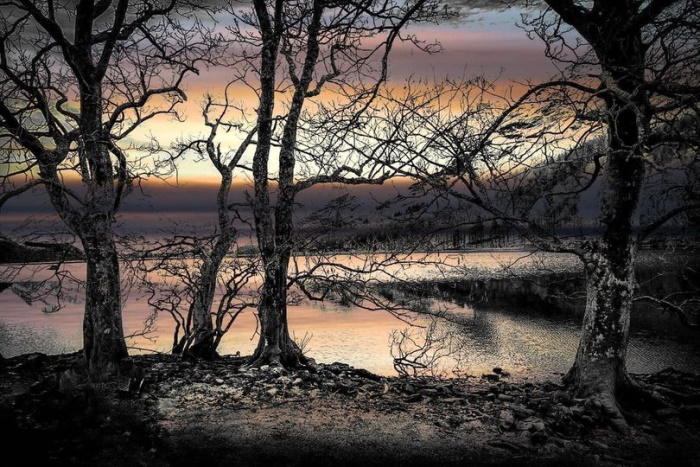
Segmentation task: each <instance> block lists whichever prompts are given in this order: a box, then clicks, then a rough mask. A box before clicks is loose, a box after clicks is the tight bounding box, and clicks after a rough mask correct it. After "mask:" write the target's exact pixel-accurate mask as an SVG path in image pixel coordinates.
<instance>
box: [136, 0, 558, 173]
mask: <svg viewBox="0 0 700 467" xmlns="http://www.w3.org/2000/svg"><path fill="white" fill-rule="evenodd" d="M520 15H521V11H520V10H517V9H509V10H486V9H476V10H470V12H466V13H465V16H464V18H463V20H461V21H452V22H443V23H442V24H431V25H425V26H412V27H411V29H410V30H409V31H408V32H410V33H412V34H416V35H417V36H418V37H419V38H420V39H422V40H424V41H425V42H427V43H432V42H434V41H438V42H439V43H440V44H441V46H442V52H440V53H438V54H434V55H430V54H427V53H424V52H421V51H419V50H417V49H416V48H415V47H413V46H411V45H408V44H406V43H397V44H396V46H395V47H394V48H393V50H392V55H391V57H390V64H389V70H390V77H389V80H390V84H400V83H402V82H404V81H405V80H406V79H407V78H409V77H411V78H414V79H419V78H427V79H433V78H435V79H440V78H442V77H445V76H449V77H452V78H455V77H461V76H466V77H471V76H476V75H481V74H483V75H485V76H486V77H487V78H489V79H492V80H496V79H497V80H498V82H499V83H500V86H502V87H503V88H505V87H507V86H513V85H514V86H515V87H516V89H517V88H519V86H518V83H523V82H525V81H527V80H532V81H542V80H544V79H546V78H548V77H550V76H552V75H553V74H554V73H555V72H556V69H555V68H554V66H553V65H552V63H551V62H550V61H549V60H548V59H547V58H546V57H545V56H544V54H543V51H544V45H543V44H542V42H540V41H539V40H530V39H528V37H527V36H526V34H525V32H524V31H523V30H522V29H520V28H518V27H517V26H516V24H517V23H519V22H520V20H521V16H520ZM230 77H231V72H230V70H227V69H225V68H218V69H212V70H205V71H203V72H202V73H201V74H200V75H199V76H190V78H189V79H188V81H187V84H186V88H187V91H188V101H187V102H186V103H184V104H183V106H182V107H181V112H183V114H184V115H185V116H186V118H187V121H186V122H184V123H179V122H174V121H172V120H171V119H166V118H163V119H160V120H158V121H154V122H150V123H149V124H148V125H145V126H144V127H143V128H142V131H141V135H148V134H153V135H157V137H158V139H159V140H160V141H161V142H164V141H171V140H174V139H176V138H186V137H188V136H191V135H193V134H198V133H199V134H201V133H202V132H203V131H204V130H205V128H204V126H203V118H202V116H201V105H202V101H203V96H204V95H205V93H211V94H212V95H214V96H220V95H221V94H222V93H223V89H224V87H225V85H226V83H227V81H228V80H229V79H230ZM232 96H233V98H234V99H240V100H243V101H244V102H245V103H246V104H248V105H250V107H251V109H252V108H254V105H255V103H256V101H255V100H253V99H251V98H252V97H253V96H252V93H250V92H249V91H248V92H246V90H243V89H241V88H240V87H239V88H234V91H233V92H232ZM221 141H222V142H226V143H229V144H231V145H235V144H236V143H237V142H238V139H237V138H236V137H233V139H227V137H226V136H222V137H221ZM179 176H180V177H181V178H182V179H183V180H188V181H195V180H196V181H197V182H204V183H216V182H217V180H218V174H217V172H216V171H215V169H214V168H213V167H211V166H210V164H205V163H199V164H198V163H195V162H194V161H193V158H191V157H190V158H187V159H185V160H183V161H181V163H180V164H179ZM193 179H194V180H193Z"/></svg>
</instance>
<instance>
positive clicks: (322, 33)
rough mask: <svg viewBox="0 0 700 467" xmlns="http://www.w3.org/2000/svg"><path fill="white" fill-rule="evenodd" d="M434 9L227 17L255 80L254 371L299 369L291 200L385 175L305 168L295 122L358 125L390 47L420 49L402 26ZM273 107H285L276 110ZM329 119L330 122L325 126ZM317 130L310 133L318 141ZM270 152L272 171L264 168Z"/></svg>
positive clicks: (319, 4)
mask: <svg viewBox="0 0 700 467" xmlns="http://www.w3.org/2000/svg"><path fill="white" fill-rule="evenodd" d="M436 8H437V6H436V4H435V3H434V2H432V1H428V0H418V1H411V2H400V1H393V0H391V1H382V2H376V1H371V0H362V1H359V2H336V1H328V0H314V1H308V0H305V1H301V0H300V1H291V2H283V1H281V0H275V1H265V0H254V1H253V11H252V12H250V11H248V10H240V9H234V10H233V14H234V15H235V16H236V22H235V26H233V27H231V32H232V33H233V35H234V37H235V40H236V41H237V43H238V44H239V45H240V52H238V53H237V54H235V58H236V61H235V63H236V64H237V66H238V68H239V69H242V68H245V69H250V70H252V72H253V74H254V75H255V76H256V78H257V80H258V83H257V85H252V86H251V87H254V90H255V92H256V94H257V97H258V100H259V104H258V109H257V136H256V147H255V153H254V155H253V163H252V171H253V180H254V185H255V187H254V196H253V197H252V198H253V199H252V202H253V212H254V219H255V229H256V235H257V241H258V246H259V249H260V252H261V257H262V262H263V269H264V273H263V275H264V279H263V286H262V290H261V298H260V305H259V308H258V313H259V318H260V324H261V328H260V333H261V335H260V341H259V344H258V347H257V349H256V351H255V353H254V355H253V357H252V363H253V364H255V365H262V364H266V363H271V364H282V365H287V366H295V365H298V364H300V363H303V362H304V360H305V358H304V356H303V355H302V354H301V352H300V349H299V347H298V346H297V345H296V344H295V343H294V342H293V340H292V339H291V337H290V335H289V330H288V326H287V289H288V277H289V274H288V271H289V262H290V258H291V257H292V252H293V251H294V237H293V234H294V225H293V214H294V206H295V199H296V196H297V195H298V193H299V192H300V191H302V190H304V189H307V188H309V187H311V186H313V185H316V184H319V183H352V184H362V183H373V184H379V183H382V182H383V181H385V180H386V179H388V177H389V176H390V174H389V173H388V172H386V171H383V170H381V169H377V168H376V164H375V165H374V166H373V167H374V168H372V167H366V166H363V165H357V164H343V163H342V159H341V158H340V157H338V156H337V153H336V157H333V153H331V152H326V153H325V155H324V156H323V157H321V156H320V154H323V153H322V152H321V151H320V150H318V149H319V148H316V150H315V151H313V152H312V154H315V155H316V157H313V156H312V157H311V159H313V160H305V159H304V158H303V156H302V152H301V151H300V147H302V146H301V145H300V140H302V139H303V137H304V134H303V132H301V131H300V128H302V126H303V124H302V122H303V121H306V122H312V121H313V118H311V116H310V115H312V114H316V115H322V116H323V117H324V121H325V122H333V121H335V122H336V123H337V122H339V121H340V120H341V117H343V118H344V120H342V121H343V123H344V124H345V125H346V126H347V125H352V124H354V123H355V122H357V118H358V116H359V115H361V113H362V112H363V110H364V109H365V108H366V107H367V106H368V105H369V103H370V102H371V101H372V99H374V98H375V97H376V95H377V93H378V90H379V88H380V86H381V84H382V83H383V82H384V81H385V80H386V76H387V68H388V56H389V52H390V50H391V48H392V46H393V45H394V43H395V42H396V41H397V40H403V41H411V42H415V43H416V44H417V45H419V46H420V44H418V43H417V41H416V39H415V38H414V37H413V36H411V35H402V32H401V31H402V29H403V28H404V26H406V25H407V24H408V23H409V22H411V21H417V20H421V19H426V18H430V17H433V16H434V15H435V14H436V11H437V10H436ZM422 47H426V46H425V45H422ZM242 64H245V67H243V66H242ZM246 67H247V68H246ZM322 92H326V93H327V94H328V95H329V96H333V99H335V101H336V102H335V105H332V106H330V107H325V109H326V110H325V112H326V113H325V114H324V110H323V108H324V107H323V105H322V104H321V102H320V101H318V100H316V99H314V98H316V97H318V96H319V95H320V94H321V93H322ZM280 103H284V110H283V111H280V110H279V109H280V105H279V104H280ZM309 105H315V107H314V111H313V112H308V114H307V115H309V116H308V117H304V107H305V106H307V107H308V106H309ZM276 109H277V113H276ZM333 112H336V116H337V117H338V118H333V115H332V113H333ZM316 121H317V122H318V120H316ZM322 127H323V125H321V126H320V127H316V128H315V130H316V131H318V132H322V133H324V134H325V131H324V130H323V128H322ZM307 135H308V133H307ZM319 137H320V138H323V136H319ZM322 142H324V143H325V144H323V145H322V146H323V148H324V149H326V150H332V149H335V148H334V145H335V143H334V142H333V141H332V138H331V139H330V140H325V141H324V140H322ZM273 150H274V151H276V152H277V158H276V164H271V162H272V160H271V154H272V152H273ZM298 162H302V163H304V162H306V164H304V165H305V166H306V167H307V168H310V167H313V169H311V170H313V171H314V173H310V172H306V173H302V172H301V171H300V169H299V167H297V163H298ZM328 162H330V163H328ZM271 172H273V173H274V172H276V173H277V175H276V176H272V178H273V180H274V182H275V183H274V184H271V183H270V179H271ZM274 191H276V197H275V198H276V199H274V201H273V195H272V193H273V192H274Z"/></svg>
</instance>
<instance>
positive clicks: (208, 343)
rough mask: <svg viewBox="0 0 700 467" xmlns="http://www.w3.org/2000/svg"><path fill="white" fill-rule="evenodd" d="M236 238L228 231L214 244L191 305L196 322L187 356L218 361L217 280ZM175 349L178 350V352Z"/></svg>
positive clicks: (185, 349) (185, 351) (205, 262)
mask: <svg viewBox="0 0 700 467" xmlns="http://www.w3.org/2000/svg"><path fill="white" fill-rule="evenodd" d="M233 239H234V236H233V235H232V234H231V233H230V232H229V231H228V230H227V231H225V232H222V233H221V235H220V236H219V238H218V239H217V240H216V243H215V244H214V248H213V249H212V251H211V254H210V255H209V257H208V258H206V260H205V261H204V264H203V265H202V267H201V269H200V277H199V281H198V284H197V290H196V292H195V296H194V300H193V301H192V304H191V305H190V313H191V315H192V319H193V334H194V335H193V341H192V345H191V346H189V348H187V346H185V348H184V349H183V350H184V353H185V354H186V355H191V356H194V357H198V358H203V359H206V360H211V359H214V358H216V356H217V353H216V347H217V346H216V342H217V341H216V339H215V337H216V336H215V330H214V325H213V320H212V314H211V308H212V305H213V303H214V296H215V295H216V281H217V279H218V277H219V268H220V267H221V263H223V261H224V258H225V257H226V254H227V253H228V251H229V249H230V248H231V244H232V243H233ZM174 350H175V349H174Z"/></svg>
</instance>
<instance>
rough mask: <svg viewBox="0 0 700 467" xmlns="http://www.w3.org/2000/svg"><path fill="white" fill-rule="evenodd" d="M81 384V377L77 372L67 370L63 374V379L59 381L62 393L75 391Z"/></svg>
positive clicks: (59, 388)
mask: <svg viewBox="0 0 700 467" xmlns="http://www.w3.org/2000/svg"><path fill="white" fill-rule="evenodd" d="M79 384H80V375H78V373H77V372H76V371H75V370H72V369H71V370H66V371H64V372H63V373H61V378H60V379H59V381H58V390H59V391H61V392H62V393H64V394H65V393H68V392H72V391H74V390H75V389H76V388H77V387H78V385H79Z"/></svg>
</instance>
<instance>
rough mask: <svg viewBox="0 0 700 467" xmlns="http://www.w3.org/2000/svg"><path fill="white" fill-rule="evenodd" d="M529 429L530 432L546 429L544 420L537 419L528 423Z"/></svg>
mask: <svg viewBox="0 0 700 467" xmlns="http://www.w3.org/2000/svg"><path fill="white" fill-rule="evenodd" d="M527 431H529V432H530V433H535V432H537V431H545V426H544V422H543V421H542V420H535V421H532V422H530V423H528V424H527Z"/></svg>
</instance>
